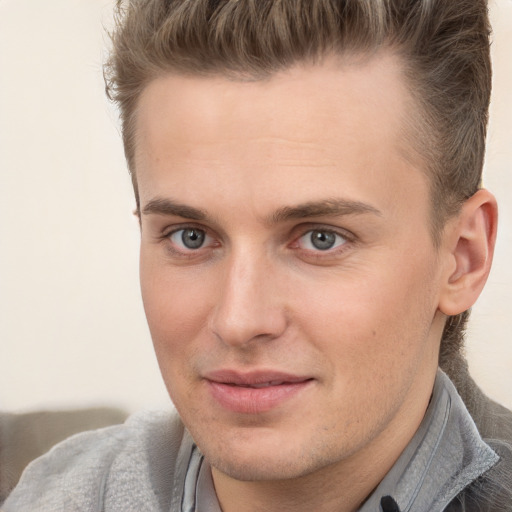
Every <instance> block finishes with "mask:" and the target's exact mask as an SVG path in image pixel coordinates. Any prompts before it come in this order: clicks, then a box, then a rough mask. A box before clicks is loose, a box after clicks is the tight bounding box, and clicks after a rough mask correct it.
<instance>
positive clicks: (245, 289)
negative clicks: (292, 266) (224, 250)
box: [211, 244, 286, 346]
mask: <svg viewBox="0 0 512 512" xmlns="http://www.w3.org/2000/svg"><path fill="white" fill-rule="evenodd" d="M223 270H224V271H223V272H222V276H221V279H220V281H221V282H220V285H219V286H220V289H219V294H218V297H219V300H218V302H217V304H216V306H215V308H214V312H213V315H212V323H211V328H212V330H213V332H214V333H215V335H216V336H217V337H218V338H220V339H221V340H222V341H223V342H224V343H226V344H229V345H239V346H241V345H244V344H246V343H249V342H250V341H253V340H255V339H259V340H263V339H267V340H268V339H273V338H276V337H278V336H279V335H280V334H281V333H282V332H283V331H284V329H285V326H286V318H285V312H284V305H283V304H282V302H281V300H280V294H279V293H278V288H279V283H278V281H276V279H275V272H274V269H273V262H272V260H271V259H270V258H269V257H268V256H267V255H266V254H265V252H264V251H263V250H262V249H261V248H254V246H252V247H251V245H249V244H247V245H246V246H242V247H240V248H237V249H234V250H233V251H231V254H230V255H229V256H228V257H227V258H226V262H225V266H224V269H223Z"/></svg>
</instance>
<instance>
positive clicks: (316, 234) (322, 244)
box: [311, 231, 336, 251]
mask: <svg viewBox="0 0 512 512" xmlns="http://www.w3.org/2000/svg"><path fill="white" fill-rule="evenodd" d="M311 243H312V244H313V246H314V247H316V248H317V249H319V250H321V251H326V250H327V249H330V248H331V247H332V246H333V245H334V244H335V243H336V235H335V234H334V233H329V232H328V231H313V233H311Z"/></svg>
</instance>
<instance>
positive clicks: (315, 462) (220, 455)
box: [197, 430, 335, 481]
mask: <svg viewBox="0 0 512 512" xmlns="http://www.w3.org/2000/svg"><path fill="white" fill-rule="evenodd" d="M244 434H245V436H244ZM254 434H255V435H254V436H251V435H249V436H247V432H243V433H241V434H239V435H237V434H234V435H232V436H230V440H229V441H227V442H226V438H224V441H225V442H223V443H222V444H217V443H216V444H215V445H211V444H210V445H209V444H208V443H206V444H205V443H201V442H200V441H201V440H200V439H198V443H197V444H198V446H199V448H200V449H201V451H202V453H203V454H204V455H205V457H206V459H207V460H208V462H209V463H210V465H211V466H212V467H214V468H215V469H217V470H218V471H220V472H221V473H223V474H225V475H227V476H229V477H230V478H233V479H235V480H240V481H269V480H274V481H277V480H288V479H295V478H300V477H303V476H306V475H308V474H311V473H313V472H315V471H317V470H319V469H321V468H323V467H325V466H328V465H330V464H332V463H333V462H335V460H333V458H334V457H333V453H334V452H333V450H328V451H327V453H323V450H321V449H319V447H316V449H315V447H314V446H312V445H311V443H307V446H304V444H303V443H300V441H299V440H297V439H293V437H292V436H287V437H288V439H286V440H285V439H276V438H275V437H274V436H273V435H270V436H267V437H266V436H265V435H264V432H263V431H261V430H260V431H259V432H255V433H254ZM244 437H245V439H243V438H244ZM251 437H252V439H251ZM265 437H266V438H265ZM278 437H280V436H278ZM228 439H229V438H228ZM202 445H203V446H202Z"/></svg>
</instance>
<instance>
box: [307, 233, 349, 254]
mask: <svg viewBox="0 0 512 512" xmlns="http://www.w3.org/2000/svg"><path fill="white" fill-rule="evenodd" d="M346 242H347V240H346V239H345V238H344V237H343V236H341V235H340V234H339V233H336V232H335V231H329V230H327V229H315V230H312V231H308V232H307V233H305V234H304V235H302V236H301V237H300V238H299V245H300V247H301V248H302V249H306V250H312V251H328V250H330V249H336V248H337V247H340V246H341V245H343V244H345V243H346Z"/></svg>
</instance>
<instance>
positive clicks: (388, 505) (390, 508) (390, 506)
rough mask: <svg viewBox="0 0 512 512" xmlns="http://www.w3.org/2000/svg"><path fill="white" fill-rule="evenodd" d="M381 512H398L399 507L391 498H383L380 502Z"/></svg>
mask: <svg viewBox="0 0 512 512" xmlns="http://www.w3.org/2000/svg"><path fill="white" fill-rule="evenodd" d="M380 507H381V509H382V512H400V507H399V506H398V504H397V502H396V501H395V500H394V499H393V498H392V497H391V496H384V497H383V498H382V499H381V500H380Z"/></svg>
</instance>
